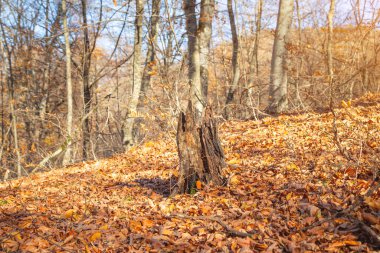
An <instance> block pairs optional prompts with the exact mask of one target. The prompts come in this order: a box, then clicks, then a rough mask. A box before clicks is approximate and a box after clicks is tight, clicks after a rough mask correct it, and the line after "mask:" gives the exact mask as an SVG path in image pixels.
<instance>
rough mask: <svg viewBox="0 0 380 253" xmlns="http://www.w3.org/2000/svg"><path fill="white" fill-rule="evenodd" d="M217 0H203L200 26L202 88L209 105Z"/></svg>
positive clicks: (203, 95)
mask: <svg viewBox="0 0 380 253" xmlns="http://www.w3.org/2000/svg"><path fill="white" fill-rule="evenodd" d="M214 10H215V0H201V13H200V16H199V25H198V32H197V37H198V46H199V67H200V68H199V70H200V77H201V86H202V100H203V101H204V102H205V103H207V93H208V83H209V73H208V65H209V58H210V42H211V35H212V20H213V17H214Z"/></svg>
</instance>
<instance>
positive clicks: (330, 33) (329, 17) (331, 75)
mask: <svg viewBox="0 0 380 253" xmlns="http://www.w3.org/2000/svg"><path fill="white" fill-rule="evenodd" d="M334 13H335V0H330V10H329V13H328V14H327V25H328V34H327V71H328V75H329V86H330V109H331V110H332V109H333V108H334V69H333V53H332V39H333V27H334V23H333V19H334Z"/></svg>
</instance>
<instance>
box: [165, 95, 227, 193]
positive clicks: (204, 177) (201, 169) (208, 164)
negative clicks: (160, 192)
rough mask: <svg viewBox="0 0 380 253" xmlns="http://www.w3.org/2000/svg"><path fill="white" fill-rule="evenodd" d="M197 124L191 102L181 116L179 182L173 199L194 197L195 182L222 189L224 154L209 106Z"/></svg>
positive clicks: (178, 134) (179, 121)
mask: <svg viewBox="0 0 380 253" xmlns="http://www.w3.org/2000/svg"><path fill="white" fill-rule="evenodd" d="M199 122H200V123H199V124H197V121H196V116H195V112H194V108H193V106H192V104H191V102H189V105H188V108H187V110H186V113H183V112H181V113H180V115H179V119H178V128H177V148H178V156H179V178H178V183H177V186H176V187H175V188H174V190H173V192H172V195H175V194H177V193H192V192H194V190H195V189H196V188H197V187H196V182H197V181H200V182H201V183H203V184H209V183H212V184H214V185H222V184H223V183H224V182H225V180H224V178H223V177H222V169H223V167H224V166H225V162H224V153H223V149H222V147H221V144H220V139H219V136H218V129H217V123H216V121H215V119H213V118H212V110H211V107H209V106H207V107H206V109H205V111H204V113H203V116H202V118H201V120H200V121H199Z"/></svg>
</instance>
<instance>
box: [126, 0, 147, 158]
mask: <svg viewBox="0 0 380 253" xmlns="http://www.w3.org/2000/svg"><path fill="white" fill-rule="evenodd" d="M143 14H144V1H143V0H136V17H135V35H134V46H133V50H134V51H133V84H132V95H131V98H130V100H129V103H128V115H127V119H126V122H125V124H124V127H123V147H124V150H125V151H127V150H128V149H129V148H130V147H132V146H133V145H134V136H133V127H134V123H135V118H136V116H137V105H138V103H139V98H140V92H141V83H142V79H141V78H142V77H141V75H142V73H141V72H142V69H141V66H140V64H141V62H140V61H141V47H142V32H143V31H142V22H143Z"/></svg>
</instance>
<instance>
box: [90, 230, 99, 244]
mask: <svg viewBox="0 0 380 253" xmlns="http://www.w3.org/2000/svg"><path fill="white" fill-rule="evenodd" d="M100 237H102V233H100V232H95V233H94V234H93V235H92V236H90V238H89V240H90V242H95V241H96V240H98V239H99V238H100Z"/></svg>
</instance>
